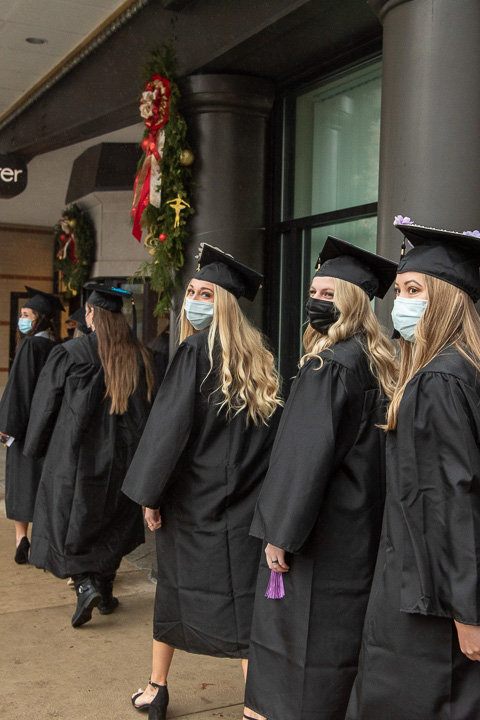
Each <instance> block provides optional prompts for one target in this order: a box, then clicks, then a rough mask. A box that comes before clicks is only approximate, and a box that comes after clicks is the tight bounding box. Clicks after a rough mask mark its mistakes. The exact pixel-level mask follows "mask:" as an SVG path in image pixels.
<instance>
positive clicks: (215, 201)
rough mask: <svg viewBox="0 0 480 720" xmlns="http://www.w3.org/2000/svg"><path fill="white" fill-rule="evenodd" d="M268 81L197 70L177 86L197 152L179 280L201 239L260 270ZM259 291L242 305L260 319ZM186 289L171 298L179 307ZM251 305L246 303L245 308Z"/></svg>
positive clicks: (190, 268) (190, 270)
mask: <svg viewBox="0 0 480 720" xmlns="http://www.w3.org/2000/svg"><path fill="white" fill-rule="evenodd" d="M273 98H274V87H273V83H271V82H269V81H267V80H263V79H261V78H254V77H245V76H242V75H194V76H191V77H188V78H186V80H185V81H184V85H183V89H182V101H183V105H184V107H183V111H184V113H185V117H186V119H187V122H188V128H189V136H190V138H191V143H192V148H193V151H194V153H195V163H194V165H193V171H194V172H193V177H194V183H195V189H194V194H193V198H192V200H193V206H194V208H195V214H194V215H193V216H192V218H191V220H190V223H191V224H190V228H191V235H190V241H189V243H188V246H187V248H186V253H185V267H184V269H183V272H182V275H183V280H184V282H185V283H186V282H188V280H189V279H190V278H191V277H192V275H193V274H194V272H195V268H196V261H195V259H194V255H196V254H197V252H196V251H197V249H198V247H199V245H200V243H201V242H207V243H209V244H210V245H215V246H218V247H220V248H221V249H222V250H225V251H226V252H229V253H231V254H232V255H234V256H235V257H236V258H237V259H238V260H240V261H241V262H244V263H246V264H247V265H251V266H252V267H254V268H255V269H256V270H258V271H259V272H262V267H263V253H264V238H265V215H266V213H265V184H266V179H265V166H266V155H265V153H266V130H267V121H268V116H269V113H270V110H271V107H272V103H273ZM261 298H262V291H260V292H259V299H258V300H256V301H255V303H254V305H253V307H252V305H251V303H248V302H245V303H244V304H243V303H242V307H243V308H244V310H245V311H247V312H248V313H249V315H250V316H251V317H252V318H253V320H254V322H255V323H256V324H257V326H259V325H260V324H261V317H262V305H261V303H262V300H261ZM182 299H183V292H181V293H178V296H177V298H176V307H177V310H178V308H179V306H180V303H181V300H182ZM248 306H250V307H248Z"/></svg>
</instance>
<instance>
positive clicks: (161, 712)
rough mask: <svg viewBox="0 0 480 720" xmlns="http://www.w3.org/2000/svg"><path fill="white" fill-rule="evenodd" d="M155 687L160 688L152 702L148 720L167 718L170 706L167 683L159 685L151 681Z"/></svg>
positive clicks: (163, 719)
mask: <svg viewBox="0 0 480 720" xmlns="http://www.w3.org/2000/svg"><path fill="white" fill-rule="evenodd" d="M150 685H153V687H156V688H158V690H157V694H156V695H155V697H154V698H153V700H152V702H151V703H150V707H149V708H148V720H165V718H166V717H167V707H168V700H169V697H168V689H167V686H166V685H157V684H156V683H152V682H151V683H150Z"/></svg>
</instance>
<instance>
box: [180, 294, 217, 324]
mask: <svg viewBox="0 0 480 720" xmlns="http://www.w3.org/2000/svg"><path fill="white" fill-rule="evenodd" d="M185 314H186V316H187V320H188V321H189V322H190V323H191V324H192V325H193V327H194V328H195V330H204V329H205V328H206V327H208V326H209V325H210V323H211V322H212V318H213V302H204V301H202V300H190V298H186V300H185Z"/></svg>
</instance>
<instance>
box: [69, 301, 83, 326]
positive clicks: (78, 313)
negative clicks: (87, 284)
mask: <svg viewBox="0 0 480 720" xmlns="http://www.w3.org/2000/svg"><path fill="white" fill-rule="evenodd" d="M69 320H73V321H74V322H77V323H81V322H85V305H82V306H81V307H79V308H78V310H75V312H74V313H72V314H71V315H70V316H69V317H68V318H67V322H68V321H69Z"/></svg>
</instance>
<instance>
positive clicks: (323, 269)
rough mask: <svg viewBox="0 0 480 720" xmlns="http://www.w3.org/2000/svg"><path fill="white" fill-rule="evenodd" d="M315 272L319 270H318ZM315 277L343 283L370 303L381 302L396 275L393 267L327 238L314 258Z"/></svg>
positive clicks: (331, 237)
mask: <svg viewBox="0 0 480 720" xmlns="http://www.w3.org/2000/svg"><path fill="white" fill-rule="evenodd" d="M318 268H319V269H318ZM316 269H317V272H316V273H315V277H322V276H326V277H334V278H338V279H339V280H346V281H347V282H351V283H353V284H354V285H357V286H358V287H359V288H361V289H362V290H364V291H365V292H366V293H367V295H368V297H369V298H370V300H371V299H372V298H373V297H375V296H376V297H378V298H383V296H384V295H385V293H386V292H387V290H388V288H389V287H390V285H391V284H392V283H393V281H394V280H395V275H396V274H397V263H396V262H393V260H387V258H384V257H381V256H380V255H375V253H371V252H368V250H363V249H362V248H359V247H357V246H356V245H352V244H351V243H348V242H346V241H345V240H341V239H340V238H337V237H333V235H329V236H328V237H327V239H326V241H325V245H324V246H323V250H322V252H321V253H320V255H319V256H318V261H317V265H316Z"/></svg>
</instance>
